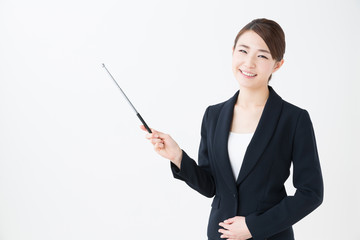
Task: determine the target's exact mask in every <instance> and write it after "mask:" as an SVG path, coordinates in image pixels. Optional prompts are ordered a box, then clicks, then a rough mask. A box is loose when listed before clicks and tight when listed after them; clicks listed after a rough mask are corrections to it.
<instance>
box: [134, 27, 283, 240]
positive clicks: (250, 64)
mask: <svg viewBox="0 0 360 240" xmlns="http://www.w3.org/2000/svg"><path fill="white" fill-rule="evenodd" d="M283 63H284V60H281V61H276V60H274V59H273V58H272V56H271V54H270V50H269V48H268V47H267V45H266V43H265V42H264V40H263V39H262V38H261V37H260V36H259V35H258V34H257V33H255V32H254V31H247V32H245V33H243V34H242V35H241V36H240V37H239V39H238V42H237V43H236V46H235V48H233V49H232V71H233V74H234V76H235V79H236V80H237V81H238V83H239V88H240V93H239V96H238V99H237V102H236V104H235V106H234V116H233V120H232V124H231V131H232V132H237V133H249V132H254V131H255V129H256V127H257V125H258V122H259V120H260V117H261V114H262V111H263V109H264V106H265V103H266V100H267V98H268V96H269V90H268V79H269V77H270V75H271V74H272V73H274V72H276V71H277V70H278V69H279V68H280V67H281V66H282V65H283ZM246 74H247V75H251V76H246ZM240 116H241V117H240ZM140 127H141V129H142V130H144V131H146V129H145V127H144V126H143V125H141V126H140ZM151 131H152V132H153V133H152V134H149V133H148V134H146V136H145V137H146V138H147V139H148V140H149V141H150V142H151V144H152V145H153V147H154V150H155V151H156V152H157V153H158V154H160V155H161V156H162V157H164V158H167V159H169V160H170V161H171V162H173V163H174V164H175V165H176V166H177V167H178V168H179V169H180V168H181V159H182V150H181V148H180V147H179V145H178V144H177V143H176V142H175V141H174V139H172V137H171V136H170V135H169V134H165V133H162V132H160V131H157V130H155V129H151ZM219 232H220V233H221V234H222V235H221V238H225V239H229V240H235V239H236V240H245V239H249V238H251V237H252V236H251V233H250V231H249V229H248V227H247V225H246V221H245V216H234V217H232V218H229V219H227V220H225V221H223V222H220V223H219Z"/></svg>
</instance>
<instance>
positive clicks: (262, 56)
mask: <svg viewBox="0 0 360 240" xmlns="http://www.w3.org/2000/svg"><path fill="white" fill-rule="evenodd" d="M258 57H259V58H265V59H268V58H267V57H266V56H264V55H259V56H258Z"/></svg>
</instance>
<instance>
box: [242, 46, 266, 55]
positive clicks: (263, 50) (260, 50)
mask: <svg viewBox="0 0 360 240" xmlns="http://www.w3.org/2000/svg"><path fill="white" fill-rule="evenodd" d="M238 47H244V48H246V49H249V48H250V47H249V46H246V45H244V44H240V45H238ZM258 51H259V52H265V53H268V54H270V55H271V53H270V52H269V51H268V50H265V49H258Z"/></svg>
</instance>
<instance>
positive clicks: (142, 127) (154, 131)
mask: <svg viewBox="0 0 360 240" xmlns="http://www.w3.org/2000/svg"><path fill="white" fill-rule="evenodd" d="M140 128H141V130H144V131H145V132H147V129H146V127H145V126H144V125H140ZM150 130H151V132H152V133H158V132H159V131H156V130H155V129H153V128H150Z"/></svg>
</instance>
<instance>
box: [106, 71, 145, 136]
mask: <svg viewBox="0 0 360 240" xmlns="http://www.w3.org/2000/svg"><path fill="white" fill-rule="evenodd" d="M102 66H103V68H105V70H106V71H107V72H108V74H109V76H110V77H111V78H112V80H114V82H115V83H116V85H117V86H118V88H119V89H120V91H121V93H122V94H123V95H124V97H125V98H126V100H127V101H128V103H129V104H130V106H131V107H132V109H133V110H134V111H135V113H136V116H137V117H138V118H139V119H140V121H141V122H142V124H143V125H144V126H145V128H146V130H147V131H148V132H149V133H152V132H151V130H150V128H149V127H148V125H147V124H146V122H145V121H144V119H143V118H142V117H141V115H140V113H138V111H136V109H135V107H134V105H132V103H131V102H130V100H129V98H128V97H127V96H126V94H125V93H124V91H123V90H122V89H121V87H120V86H119V84H118V83H117V82H116V80H115V79H114V77H113V76H112V75H111V73H110V72H109V70H108V69H107V68H106V67H105V64H102Z"/></svg>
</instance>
